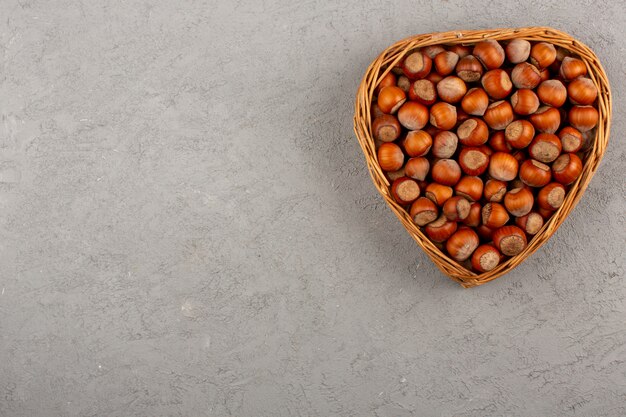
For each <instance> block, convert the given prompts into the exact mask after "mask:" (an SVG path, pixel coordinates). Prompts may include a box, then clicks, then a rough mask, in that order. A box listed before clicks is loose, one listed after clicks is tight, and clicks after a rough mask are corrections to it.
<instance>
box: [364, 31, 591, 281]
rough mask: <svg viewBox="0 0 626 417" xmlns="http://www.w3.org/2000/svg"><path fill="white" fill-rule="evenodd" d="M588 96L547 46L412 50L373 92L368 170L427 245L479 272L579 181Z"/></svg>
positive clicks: (522, 242) (576, 68) (572, 64)
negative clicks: (382, 178)
mask: <svg viewBox="0 0 626 417" xmlns="http://www.w3.org/2000/svg"><path fill="white" fill-rule="evenodd" d="M597 96H598V91H597V89H596V86H595V84H594V83H593V81H592V80H591V79H589V78H588V77H587V66H586V64H585V63H584V62H583V61H582V60H581V59H579V58H578V57H575V56H572V55H570V53H569V52H568V51H567V50H565V49H562V48H555V47H554V45H552V44H550V43H547V42H537V43H530V42H528V41H526V40H524V39H514V40H511V41H509V42H508V43H506V44H504V43H502V44H500V43H499V42H497V41H495V40H485V41H482V42H479V43H477V44H475V45H453V46H441V45H433V46H428V47H425V48H422V49H420V50H414V51H412V52H410V53H408V54H407V55H406V56H405V57H404V59H403V60H402V61H401V62H400V64H398V66H396V67H394V68H392V69H391V70H390V71H389V72H388V73H387V74H386V75H385V76H384V77H383V78H382V79H381V80H380V82H379V84H378V85H377V87H376V90H375V102H374V103H373V104H372V134H373V136H374V139H375V142H376V148H377V156H378V163H379V164H380V167H381V169H382V170H383V171H384V172H385V173H386V175H387V177H388V179H389V180H390V182H391V194H392V195H393V197H394V199H395V200H396V201H397V202H398V203H399V204H400V205H402V206H404V207H405V209H406V210H407V212H408V213H409V214H410V216H411V218H412V219H413V221H414V222H415V224H416V225H417V226H419V227H420V228H421V230H422V231H423V232H424V233H425V234H426V236H428V238H429V239H430V240H432V241H433V242H434V243H435V244H436V245H437V246H438V247H439V248H440V249H441V250H443V251H445V252H446V253H447V254H448V255H449V256H450V257H451V258H452V259H454V260H455V261H457V262H459V263H461V264H462V265H464V266H465V267H467V268H468V269H472V270H474V271H476V272H486V271H490V270H492V269H494V268H495V267H496V266H497V265H498V264H499V263H501V262H502V261H503V260H504V259H506V257H510V256H515V255H518V254H519V253H521V252H522V251H523V250H524V249H525V248H526V246H527V244H528V242H529V241H530V240H531V239H532V238H533V236H534V235H535V234H537V233H538V232H539V231H540V230H541V228H542V227H543V225H544V222H546V221H547V220H548V219H549V218H550V217H551V216H552V214H553V213H554V212H555V211H556V210H558V209H559V207H560V206H561V205H562V204H563V201H564V199H565V196H566V194H567V192H568V190H569V187H570V186H571V184H573V183H574V182H575V181H576V180H577V179H578V178H579V177H580V175H581V173H582V169H583V164H584V160H585V153H584V152H585V150H586V145H587V144H588V143H589V142H590V138H591V137H593V134H594V128H595V127H596V125H597V124H598V118H599V115H598V111H597V108H596V107H597V106H596V105H595V104H596V98H597Z"/></svg>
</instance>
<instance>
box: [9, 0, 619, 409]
mask: <svg viewBox="0 0 626 417" xmlns="http://www.w3.org/2000/svg"><path fill="white" fill-rule="evenodd" d="M622 6H623V5H622V4H621V2H619V1H608V2H606V3H605V4H603V5H600V3H598V2H594V1H588V0H575V1H572V2H562V1H559V2H557V1H551V0H548V1H541V2H540V1H530V2H518V1H508V2H492V1H483V0H474V1H468V0H445V1H441V2H439V1H432V2H427V1H423V0H422V1H405V0H398V1H394V2H379V1H370V0H367V1H346V2H341V3H339V2H326V1H321V0H312V1H305V2H300V3H299V2H291V1H285V0H280V1H258V2H242V1H217V0H209V1H192V0H180V1H164V0H156V1H135V0H132V1H122V0H117V1H115V0H103V1H78V0H76V1H70V0H50V1H40V0H3V1H2V2H0V59H1V64H2V65H1V67H0V93H1V95H0V98H1V100H0V110H1V116H2V119H1V123H0V415H1V416H3V417H5V416H6V417H9V416H20V417H21V416H24V417H26V416H49V417H52V416H255V417H261V416H377V417H383V416H389V417H403V416H412V415H414V416H459V417H460V416H579V415H580V416H623V415H625V414H626V302H625V297H626V281H625V280H624V277H625V273H624V268H625V266H624V263H625V260H626V259H625V258H626V255H625V252H624V248H625V247H626V230H625V229H626V227H625V226H626V224H625V223H626V221H625V215H626V188H625V174H624V173H625V171H626V164H625V162H624V160H625V159H626V146H625V145H624V138H623V131H624V128H625V127H626V122H625V120H624V115H625V112H624V110H623V109H624V104H625V102H624V97H625V94H626V91H625V90H626V84H625V83H624V79H625V76H626V73H625V70H624V62H626V50H625V47H624V39H625V36H626V29H625V28H626V14H624V13H623V7H622ZM528 25H552V26H554V27H556V28H559V29H563V30H566V31H568V32H570V33H571V34H573V35H574V36H576V37H578V38H579V39H581V40H582V41H583V42H585V43H587V44H588V45H590V46H591V47H592V48H593V49H594V50H595V51H596V52H597V54H598V55H599V57H600V58H601V60H602V62H603V63H604V65H605V68H606V70H607V72H608V75H609V77H610V80H611V83H612V88H613V93H614V98H615V107H614V120H613V135H612V138H611V142H610V145H609V149H608V151H607V153H606V156H605V158H604V160H603V162H602V165H601V167H600V170H599V171H598V173H597V175H596V176H595V177H594V179H593V181H592V182H591V184H590V186H589V189H588V191H587V193H586V195H585V197H584V198H583V200H582V201H581V202H580V204H579V205H578V206H577V208H576V209H575V210H574V211H573V213H572V214H571V216H570V217H569V218H568V219H567V220H566V221H565V223H564V224H563V226H562V227H561V228H560V230H558V232H557V233H556V234H555V235H554V236H553V238H552V239H551V240H550V241H549V242H548V243H547V244H546V245H545V246H544V247H543V248H542V249H541V250H540V251H539V252H538V253H536V254H535V255H534V256H532V257H531V258H530V259H528V260H527V261H526V262H525V263H523V264H522V265H521V266H520V267H519V268H517V269H516V270H515V271H513V272H512V273H510V274H509V275H507V276H506V277H503V278H501V279H499V280H497V281H495V282H493V283H491V284H489V285H485V286H483V287H480V288H476V289H472V290H463V289H461V288H460V287H459V286H457V285H456V284H455V283H453V282H452V281H450V280H448V279H447V278H445V277H444V276H443V275H442V274H441V273H440V272H438V270H437V269H436V268H435V267H434V266H433V264H432V263H431V262H430V261H429V260H428V259H427V257H426V256H425V255H424V254H422V253H421V251H420V250H419V248H417V247H416V245H415V244H414V243H413V241H412V240H411V239H410V238H409V236H408V235H407V234H406V233H405V232H404V229H403V228H402V226H401V225H400V224H399V223H398V221H397V220H396V218H395V217H394V216H393V214H392V213H391V212H390V211H389V210H388V209H387V207H386V206H385V205H384V204H383V201H382V199H381V197H380V196H379V195H378V194H377V192H376V190H375V188H374V186H373V185H372V184H371V182H370V179H369V176H368V173H367V170H366V168H365V165H364V159H363V156H362V154H361V151H360V148H359V147H358V144H357V142H356V140H355V138H354V135H353V132H352V120H351V119H352V114H353V99H354V94H355V91H356V88H357V85H358V84H359V81H360V79H361V77H362V75H363V72H364V70H365V68H366V66H367V65H368V63H369V62H370V61H371V60H372V59H373V58H374V57H375V56H376V55H377V54H378V53H379V52H380V51H381V50H383V49H384V48H385V47H386V46H388V45H389V44H391V43H392V42H394V41H395V40H398V39H400V38H403V37H406V36H409V35H411V34H415V33H424V32H430V31H436V30H451V29H455V28H468V29H476V28H490V27H511V26H528Z"/></svg>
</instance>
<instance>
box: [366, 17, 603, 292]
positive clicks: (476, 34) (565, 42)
mask: <svg viewBox="0 0 626 417" xmlns="http://www.w3.org/2000/svg"><path fill="white" fill-rule="evenodd" d="M514 38H520V39H526V40H528V41H531V42H532V41H535V42H537V41H545V42H550V43H552V44H553V45H555V46H560V47H563V48H565V49H567V50H569V51H571V52H572V53H573V54H575V55H578V56H579V57H580V59H581V60H583V61H584V62H585V64H586V66H587V71H588V76H589V78H591V80H592V81H593V83H594V84H595V85H596V87H597V89H598V100H597V108H598V113H599V121H598V125H597V128H596V133H595V138H594V140H593V143H592V144H591V146H590V147H589V148H588V150H587V151H586V155H585V160H584V166H583V171H582V174H581V175H580V177H579V178H578V179H577V180H576V182H574V183H573V184H572V186H571V189H570V191H569V192H568V194H567V196H566V197H565V201H564V202H563V205H562V206H561V207H560V208H559V209H558V210H557V211H556V212H555V213H554V215H553V216H552V217H551V218H550V219H549V220H548V221H547V222H546V223H545V224H544V226H543V228H542V229H541V230H540V231H539V233H537V234H536V235H535V236H534V238H533V239H532V240H530V242H529V243H528V246H527V247H526V248H525V249H524V251H523V252H522V253H520V254H519V255H517V256H514V257H512V258H510V259H508V260H507V261H505V262H503V263H502V264H500V265H498V266H497V267H496V268H495V269H493V270H491V271H489V272H485V273H482V274H476V273H474V272H472V271H470V270H468V269H466V268H465V267H463V266H462V265H460V264H459V263H457V262H455V261H454V260H452V259H450V258H449V257H448V256H447V255H446V254H445V253H443V252H442V251H441V250H439V249H438V248H437V247H436V246H435V245H434V244H433V243H432V242H431V241H430V240H429V239H428V238H427V237H426V236H425V235H424V234H423V233H422V231H421V230H420V229H419V228H418V227H417V226H416V225H415V223H413V221H412V219H411V217H410V216H409V214H408V213H407V212H406V211H405V210H404V208H403V207H402V206H400V205H398V203H396V202H395V200H394V199H393V197H392V196H391V193H390V190H389V181H388V180H387V178H386V177H385V175H384V173H383V171H382V170H381V168H380V166H379V164H378V161H377V156H376V147H375V144H374V139H373V137H372V129H371V117H370V108H371V104H372V98H373V96H374V89H375V88H376V86H377V85H378V83H379V80H380V79H381V78H382V77H384V76H385V75H386V74H387V73H388V72H389V71H391V69H392V68H393V67H394V66H395V65H396V64H397V63H398V62H400V60H401V59H402V58H403V57H404V56H405V55H407V54H408V53H409V52H411V51H413V50H415V49H418V48H421V47H424V46H428V45H437V44H445V45H454V44H474V43H476V42H479V41H482V40H485V39H494V40H497V41H506V40H510V39H514ZM611 111H612V105H611V91H610V87H609V81H608V79H607V76H606V73H605V72H604V69H603V68H602V65H601V64H600V61H599V60H598V57H597V56H596V55H595V54H594V52H593V51H592V50H591V49H590V48H589V47H587V46H586V45H584V44H582V43H581V42H580V41H578V40H576V39H574V38H572V37H571V36H570V35H568V34H567V33H564V32H561V31H558V30H555V29H552V28H548V27H528V28H517V29H493V30H469V31H451V32H442V33H429V34H423V35H416V36H412V37H409V38H406V39H404V40H401V41H399V42H397V43H395V44H394V45H392V46H390V47H389V48H387V49H386V50H385V51H383V52H382V53H381V54H380V55H379V56H378V57H377V58H376V59H375V60H374V61H373V62H372V63H371V65H370V66H369V67H368V68H367V71H366V72H365V76H364V77H363V80H362V81H361V84H360V86H359V89H358V92H357V96H356V103H355V115H354V132H355V134H356V137H357V139H358V141H359V144H360V145H361V148H362V150H363V153H364V155H365V159H366V162H367V167H368V170H369V172H370V175H371V177H372V181H373V182H374V185H375V186H376V188H377V189H378V191H379V192H380V194H381V195H382V196H383V198H384V199H385V201H386V203H387V205H389V207H390V208H391V210H392V211H393V212H394V213H395V214H396V216H397V217H398V219H400V221H401V222H402V224H403V225H404V227H405V228H406V229H407V231H408V232H409V234H410V235H411V237H413V239H414V240H415V241H416V242H417V244H418V245H419V246H420V247H421V248H422V249H423V250H424V251H425V252H426V254H427V255H428V256H429V257H430V258H431V259H432V260H433V262H434V263H435V265H437V267H439V269H440V270H441V271H442V272H443V273H444V274H446V275H447V276H449V277H450V278H451V279H453V280H455V281H457V282H459V283H460V284H461V285H462V286H464V287H474V286H477V285H481V284H484V283H486V282H489V281H491V280H493V279H496V278H498V277H500V276H502V275H503V274H505V273H507V272H509V271H510V270H512V269H513V268H515V267H516V266H517V265H519V264H520V263H521V262H523V261H524V259H526V258H527V257H528V256H530V255H531V254H533V253H534V252H535V251H536V250H537V249H539V248H540V247H541V246H542V245H543V244H544V243H545V242H546V241H547V240H548V239H549V238H550V237H551V236H552V234H553V233H554V232H555V231H556V230H557V229H558V227H559V226H560V225H561V224H562V223H563V221H564V220H565V218H566V217H567V216H568V215H569V213H570V212H571V211H572V209H573V208H574V207H575V206H576V204H577V203H578V201H579V200H580V198H581V197H582V195H583V193H584V192H585V189H586V188H587V185H588V184H589V181H590V180H591V178H592V177H593V174H594V173H595V171H596V170H597V168H598V165H599V163H600V160H601V159H602V156H603V155H604V152H605V150H606V146H607V143H608V138H609V130H610V119H611Z"/></svg>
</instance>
